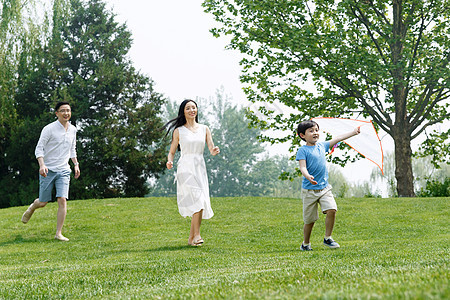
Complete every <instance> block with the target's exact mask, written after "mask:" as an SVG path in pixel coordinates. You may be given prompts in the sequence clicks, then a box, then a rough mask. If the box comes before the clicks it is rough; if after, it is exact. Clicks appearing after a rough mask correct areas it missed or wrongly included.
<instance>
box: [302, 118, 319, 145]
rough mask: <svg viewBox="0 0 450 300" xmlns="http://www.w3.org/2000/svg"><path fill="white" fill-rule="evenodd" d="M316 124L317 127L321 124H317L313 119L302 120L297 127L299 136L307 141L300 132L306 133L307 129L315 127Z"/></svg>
mask: <svg viewBox="0 0 450 300" xmlns="http://www.w3.org/2000/svg"><path fill="white" fill-rule="evenodd" d="M314 126H317V128H319V124H317V123H316V122H314V121H313V120H307V121H303V122H301V123H300V124H298V127H297V134H298V136H299V137H300V138H301V139H302V140H304V141H305V139H304V138H302V137H301V136H300V133H302V134H305V132H306V130H308V129H309V128H311V127H314Z"/></svg>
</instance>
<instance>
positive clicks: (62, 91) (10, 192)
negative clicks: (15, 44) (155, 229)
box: [0, 0, 165, 206]
mask: <svg viewBox="0 0 450 300" xmlns="http://www.w3.org/2000/svg"><path fill="white" fill-rule="evenodd" d="M51 15H52V24H51V25H52V26H51V35H50V37H49V39H47V40H43V41H42V45H41V46H40V47H35V48H34V49H33V51H25V52H22V53H21V57H20V61H19V67H18V71H17V77H18V83H17V88H16V91H15V93H14V102H15V109H16V111H17V120H16V122H17V123H18V124H19V125H18V126H17V128H16V131H15V132H14V133H13V134H12V135H11V136H10V143H9V146H8V147H7V149H6V153H7V154H6V161H7V165H8V174H6V175H5V176H2V178H0V181H1V187H0V190H1V192H2V195H4V197H2V199H1V200H0V205H2V206H6V205H20V204H26V203H29V202H30V201H31V200H32V198H31V197H33V196H34V197H35V196H36V192H37V188H38V183H37V179H38V176H37V174H38V173H37V162H36V159H35V158H34V148H35V146H36V143H37V141H38V138H39V133H40V131H41V129H42V127H43V126H44V125H45V124H47V123H49V122H51V121H53V120H55V116H54V113H53V112H52V107H54V105H55V103H56V102H57V101H61V100H66V101H69V102H70V103H71V107H72V111H73V112H72V119H71V122H72V124H74V125H75V126H76V127H77V128H78V134H77V140H78V143H77V151H78V160H79V162H80V166H81V176H80V178H79V179H78V180H73V181H72V183H71V188H70V197H71V198H76V199H85V198H101V197H117V196H144V195H145V194H146V193H147V192H148V185H147V180H148V179H149V178H151V177H156V176H158V173H159V172H160V171H161V170H162V169H163V168H164V162H163V160H164V157H165V152H164V149H165V145H163V144H161V143H160V141H161V137H162V132H161V131H159V130H158V128H160V127H162V125H163V124H162V121H161V118H160V113H161V107H162V105H163V103H164V102H165V99H164V98H163V97H162V95H161V94H159V93H157V92H156V91H155V90H154V89H153V82H152V80H151V79H150V78H149V77H147V76H145V75H143V74H141V73H140V72H138V71H137V70H136V69H135V68H134V67H133V65H132V62H131V61H130V59H129V57H128V56H127V54H128V51H129V49H130V47H131V43H132V39H131V33H130V32H129V31H128V29H127V27H126V25H124V24H119V23H117V22H116V21H115V16H114V14H113V13H112V12H110V11H108V10H107V9H106V7H105V4H104V3H103V2H102V1H99V0H92V1H80V0H55V1H54V2H53V10H52V14H51Z"/></svg>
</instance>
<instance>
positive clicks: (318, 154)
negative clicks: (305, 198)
mask: <svg viewBox="0 0 450 300" xmlns="http://www.w3.org/2000/svg"><path fill="white" fill-rule="evenodd" d="M329 149H330V142H329V141H326V142H320V143H316V145H315V146H307V145H305V146H302V147H300V149H298V152H297V157H296V160H302V159H304V160H305V161H306V169H307V170H308V172H309V174H310V175H312V176H314V180H315V181H317V184H316V185H313V184H312V183H311V182H309V180H308V179H306V178H303V182H302V187H303V188H304V189H307V190H321V189H324V188H326V187H327V186H328V170H327V166H326V159H325V154H326V153H327V152H328V150H329Z"/></svg>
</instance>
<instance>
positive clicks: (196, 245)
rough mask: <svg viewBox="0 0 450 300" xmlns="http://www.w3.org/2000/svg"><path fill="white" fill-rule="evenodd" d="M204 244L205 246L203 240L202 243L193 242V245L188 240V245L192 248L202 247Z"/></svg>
mask: <svg viewBox="0 0 450 300" xmlns="http://www.w3.org/2000/svg"><path fill="white" fill-rule="evenodd" d="M202 244H203V240H202V242H201V243H200V242H199V240H197V241H192V243H190V242H189V240H188V245H189V246H191V247H199V246H201V245H202Z"/></svg>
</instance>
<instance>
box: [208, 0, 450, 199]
mask: <svg viewBox="0 0 450 300" xmlns="http://www.w3.org/2000/svg"><path fill="white" fill-rule="evenodd" d="M203 5H204V7H205V10H206V12H208V13H211V14H213V15H214V16H215V19H216V20H217V21H218V22H219V23H221V24H222V26H221V27H220V28H215V29H213V30H212V32H213V34H214V35H216V36H220V35H230V36H231V41H230V44H229V48H231V49H236V50H239V51H240V52H242V53H243V54H244V55H243V59H242V61H241V65H242V69H243V74H242V76H241V81H242V82H243V83H244V84H245V91H246V93H247V97H248V99H249V100H250V101H252V102H269V103H273V102H277V101H279V102H280V103H282V104H284V105H286V106H288V107H291V108H295V109H297V110H298V111H299V113H298V114H291V115H289V116H286V115H283V114H282V113H277V112H274V111H270V110H268V109H266V107H264V106H262V109H261V112H262V113H265V114H266V115H269V116H270V118H269V119H263V120H261V119H258V118H257V117H256V116H255V115H253V118H252V121H253V123H252V124H253V125H255V126H259V127H260V128H262V129H266V128H272V129H280V130H285V131H289V132H290V133H291V134H289V135H288V136H285V137H283V138H270V137H266V140H271V141H272V142H285V141H288V140H294V138H295V134H294V132H293V128H294V127H295V125H296V124H297V123H298V122H299V121H301V120H303V119H309V118H312V117H316V116H329V117H338V116H340V117H354V116H361V117H366V118H371V119H373V121H374V122H375V123H376V125H377V126H378V127H379V128H381V129H383V130H384V131H385V132H387V133H388V134H389V135H391V136H392V138H393V140H394V143H395V165H396V170H395V177H396V179H397V191H398V195H399V196H414V185H413V173H412V167H411V155H412V148H411V142H412V140H413V139H415V138H417V137H418V136H419V135H420V134H422V133H423V132H424V131H425V129H427V128H428V129H430V126H432V125H434V124H438V123H441V122H443V121H447V120H448V117H449V102H448V98H449V96H450V76H449V75H450V66H449V61H450V35H449V30H450V25H449V24H450V9H449V7H450V1H449V0H441V1H431V0H430V1H426V0H405V1H402V0H389V1H388V0H378V1H374V0H364V1H363V0H341V1H333V0H327V1H323V0H311V1H306V0H303V1H294V0H277V1H271V0H267V1H249V0H234V1H227V0H206V1H204V4H203ZM310 83H313V85H314V90H312V89H311V88H308V86H310ZM448 135H449V131H447V132H441V133H437V132H434V133H429V134H428V139H427V141H426V142H425V143H424V144H423V146H422V148H423V150H425V152H428V153H431V154H433V155H434V158H435V160H439V159H441V160H447V161H448V159H449V150H450V149H449V146H448V145H449V143H448ZM435 147H437V148H436V149H434V148H435Z"/></svg>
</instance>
